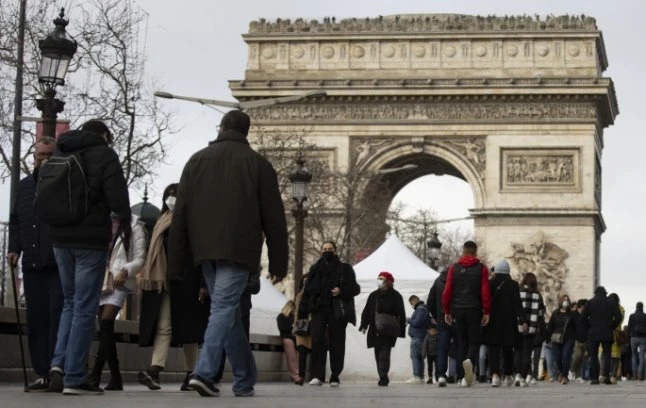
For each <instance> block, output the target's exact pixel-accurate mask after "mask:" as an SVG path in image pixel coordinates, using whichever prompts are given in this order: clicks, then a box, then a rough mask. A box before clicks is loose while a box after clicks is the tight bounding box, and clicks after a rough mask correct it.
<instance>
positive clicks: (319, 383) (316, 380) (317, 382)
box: [310, 378, 323, 386]
mask: <svg viewBox="0 0 646 408" xmlns="http://www.w3.org/2000/svg"><path fill="white" fill-rule="evenodd" d="M310 385H319V386H320V385H323V381H321V380H319V379H318V378H312V381H310Z"/></svg>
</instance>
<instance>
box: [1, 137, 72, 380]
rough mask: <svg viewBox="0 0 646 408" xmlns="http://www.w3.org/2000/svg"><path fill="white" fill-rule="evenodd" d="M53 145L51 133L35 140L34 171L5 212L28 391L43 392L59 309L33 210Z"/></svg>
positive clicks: (52, 263) (45, 242) (56, 284)
mask: <svg viewBox="0 0 646 408" xmlns="http://www.w3.org/2000/svg"><path fill="white" fill-rule="evenodd" d="M55 147H56V141H55V140H54V139H53V138H51V137H43V138H41V139H40V140H38V142H36V147H35V151H34V171H33V173H32V174H30V175H28V176H27V177H25V178H23V179H22V180H20V184H18V193H17V195H16V202H15V203H14V204H13V207H12V208H11V214H10V216H9V253H8V254H7V263H8V264H9V266H10V267H11V268H16V267H17V266H18V260H19V259H20V255H22V272H23V278H24V280H23V284H24V289H25V300H26V301H27V322H28V324H29V331H28V332H27V343H28V346H29V356H30V357H31V365H32V367H33V369H34V372H35V373H36V375H37V376H38V379H37V380H36V381H35V382H34V383H33V384H31V385H29V386H28V387H27V389H26V391H28V392H43V391H47V389H48V388H49V378H48V374H49V367H50V364H51V362H52V356H53V354H54V346H56V335H57V333H58V321H59V319H60V317H61V309H63V289H62V288H61V280H60V278H59V277H58V268H57V266H56V259H54V251H53V249H52V244H51V242H50V241H49V236H48V235H49V234H48V228H47V225H46V224H44V223H43V222H42V221H41V220H40V219H39V218H38V217H37V216H36V215H35V214H34V196H35V195H36V180H37V179H38V172H39V169H40V167H41V166H42V165H43V164H44V163H45V162H47V160H49V158H50V157H51V156H52V154H53V153H54V148H55Z"/></svg>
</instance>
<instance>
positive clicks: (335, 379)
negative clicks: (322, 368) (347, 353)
mask: <svg viewBox="0 0 646 408" xmlns="http://www.w3.org/2000/svg"><path fill="white" fill-rule="evenodd" d="M339 385H341V381H339V377H330V387H332V388H337V387H338V386H339Z"/></svg>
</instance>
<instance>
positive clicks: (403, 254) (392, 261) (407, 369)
mask: <svg viewBox="0 0 646 408" xmlns="http://www.w3.org/2000/svg"><path fill="white" fill-rule="evenodd" d="M354 271H355V273H356V275H357V282H359V285H361V294H359V296H357V297H356V298H355V307H356V310H357V327H354V326H352V325H349V326H348V331H347V340H346V351H345V366H344V369H343V373H342V375H341V380H342V381H343V379H344V378H345V379H346V380H349V381H353V380H354V381H364V380H374V381H377V379H378V376H377V366H376V364H375V359H374V352H373V349H368V348H367V343H366V336H365V335H363V334H362V333H360V332H359V331H358V327H359V324H360V320H361V312H362V311H363V308H364V307H365V305H366V301H367V300H368V295H370V293H372V292H373V291H374V290H376V289H377V275H378V274H379V272H382V271H388V272H390V273H392V274H393V276H394V278H395V286H394V287H395V289H396V290H397V291H398V292H399V293H401V295H402V297H403V298H404V305H405V307H406V311H407V313H408V316H409V317H410V315H411V314H412V313H413V311H412V309H411V307H410V305H409V304H408V298H409V296H411V295H417V296H419V297H420V299H422V301H424V302H426V298H427V296H428V292H429V289H430V288H431V286H432V285H433V281H434V280H435V278H436V277H437V276H439V274H438V273H437V272H436V271H434V270H433V269H431V268H430V267H428V266H427V265H426V264H425V263H424V262H422V261H421V260H420V259H419V258H418V257H417V256H415V254H413V253H412V252H411V251H410V250H409V249H408V247H406V245H404V243H403V242H401V241H400V240H399V238H398V237H397V236H395V235H391V236H390V237H389V238H388V239H387V240H386V241H385V242H384V243H383V244H382V245H381V246H380V247H379V249H377V250H376V251H375V252H373V253H372V254H371V255H370V256H368V257H367V258H366V259H364V260H363V261H361V262H360V263H358V264H356V265H355V266H354ZM406 330H407V332H408V328H407V329H406ZM328 370H329V369H328ZM412 375H413V365H412V362H411V359H410V339H409V338H408V337H406V338H405V339H402V338H399V339H397V344H396V345H395V348H393V350H392V353H391V357H390V379H391V381H401V380H406V379H408V378H410V377H412Z"/></svg>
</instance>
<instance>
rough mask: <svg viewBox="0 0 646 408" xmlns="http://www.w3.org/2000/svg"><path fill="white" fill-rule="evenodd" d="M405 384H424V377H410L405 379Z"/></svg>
mask: <svg viewBox="0 0 646 408" xmlns="http://www.w3.org/2000/svg"><path fill="white" fill-rule="evenodd" d="M406 384H424V379H423V378H420V377H412V378H410V379H408V380H406Z"/></svg>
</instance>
